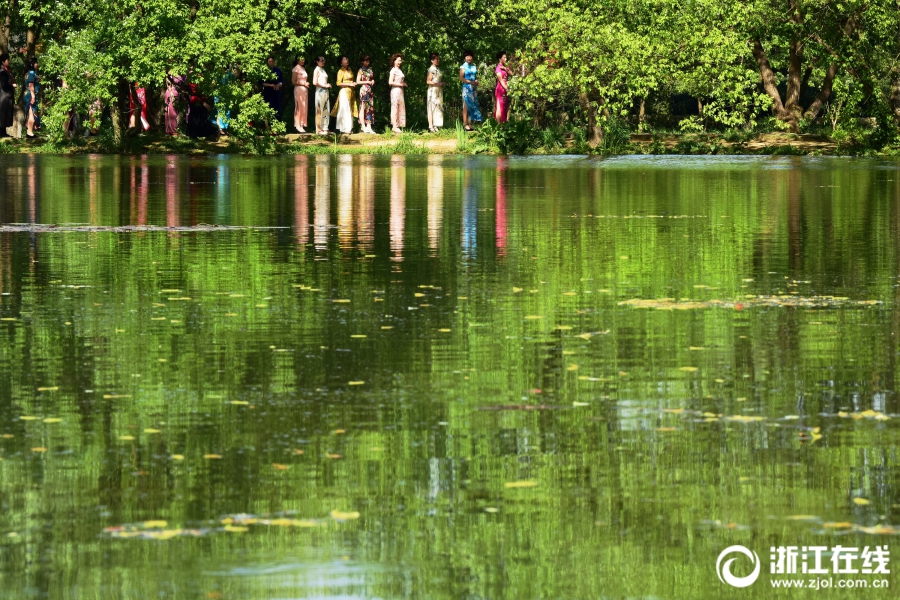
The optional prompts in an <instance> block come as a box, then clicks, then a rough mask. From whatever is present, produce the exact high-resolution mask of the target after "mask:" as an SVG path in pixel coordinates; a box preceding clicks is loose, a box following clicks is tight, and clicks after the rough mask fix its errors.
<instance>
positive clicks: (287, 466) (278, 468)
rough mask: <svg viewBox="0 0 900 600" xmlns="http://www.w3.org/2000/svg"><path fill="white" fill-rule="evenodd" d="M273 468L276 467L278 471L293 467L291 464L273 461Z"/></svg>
mask: <svg viewBox="0 0 900 600" xmlns="http://www.w3.org/2000/svg"><path fill="white" fill-rule="evenodd" d="M272 468H273V469H275V470H276V471H287V470H288V469H290V468H291V467H290V465H280V464H278V463H272Z"/></svg>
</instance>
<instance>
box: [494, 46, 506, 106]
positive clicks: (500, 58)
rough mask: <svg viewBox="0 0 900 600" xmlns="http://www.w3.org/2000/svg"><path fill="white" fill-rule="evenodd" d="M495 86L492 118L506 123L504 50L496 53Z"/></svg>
mask: <svg viewBox="0 0 900 600" xmlns="http://www.w3.org/2000/svg"><path fill="white" fill-rule="evenodd" d="M494 75H496V76H497V87H495V88H494V118H495V119H496V120H497V122H498V123H506V121H507V119H509V75H510V72H509V67H507V66H506V52H498V53H497V66H496V67H495V68H494Z"/></svg>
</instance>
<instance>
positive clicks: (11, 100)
mask: <svg viewBox="0 0 900 600" xmlns="http://www.w3.org/2000/svg"><path fill="white" fill-rule="evenodd" d="M37 71H38V62H37V59H36V58H29V59H28V60H27V61H26V63H25V88H24V92H23V94H22V102H23V104H24V107H25V128H26V133H25V135H26V136H27V137H29V138H33V137H34V131H35V129H40V127H41V119H40V103H39V100H40V96H39V95H38V94H39V89H40V83H39V81H40V80H39V78H38V75H37ZM17 87H18V86H17V85H16V79H15V77H13V74H12V69H11V67H10V56H9V54H7V53H5V52H4V53H3V54H0V137H6V136H7V132H6V129H7V127H12V126H13V122H14V118H13V114H14V112H15V96H16V88H17Z"/></svg>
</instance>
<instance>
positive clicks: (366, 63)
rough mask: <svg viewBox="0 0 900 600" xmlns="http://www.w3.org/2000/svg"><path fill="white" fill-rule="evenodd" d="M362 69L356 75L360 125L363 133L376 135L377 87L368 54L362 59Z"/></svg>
mask: <svg viewBox="0 0 900 600" xmlns="http://www.w3.org/2000/svg"><path fill="white" fill-rule="evenodd" d="M360 62H361V63H362V67H360V68H359V72H357V74H356V85H357V86H359V124H360V125H361V126H362V132H363V133H375V132H374V131H373V130H372V125H374V124H375V97H374V96H373V94H372V86H373V85H375V74H374V73H373V72H372V67H371V66H370V65H371V64H372V59H371V58H369V55H368V54H363V55H362V57H360Z"/></svg>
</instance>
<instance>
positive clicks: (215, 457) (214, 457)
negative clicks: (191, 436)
mask: <svg viewBox="0 0 900 600" xmlns="http://www.w3.org/2000/svg"><path fill="white" fill-rule="evenodd" d="M203 458H205V459H206V460H218V459H220V458H222V455H220V454H204V455H203Z"/></svg>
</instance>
